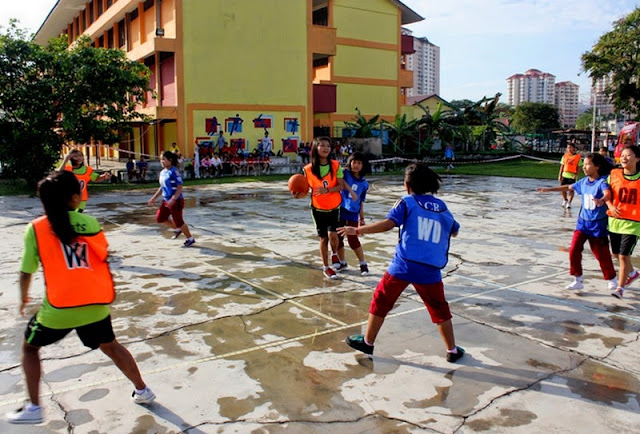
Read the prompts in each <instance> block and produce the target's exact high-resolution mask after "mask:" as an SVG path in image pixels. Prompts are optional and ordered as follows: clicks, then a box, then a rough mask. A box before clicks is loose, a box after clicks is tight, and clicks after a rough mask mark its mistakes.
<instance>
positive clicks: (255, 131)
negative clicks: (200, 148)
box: [36, 0, 422, 156]
mask: <svg viewBox="0 0 640 434" xmlns="http://www.w3.org/2000/svg"><path fill="white" fill-rule="evenodd" d="M420 20H422V17H420V16H419V15H418V14H416V13H415V12H414V11H412V10H411V9H409V8H408V7H407V6H405V5H404V4H403V3H402V2H400V1H397V0H235V1H232V0H146V1H145V0H89V1H87V0H58V2H57V3H56V4H55V6H54V7H53V9H52V10H51V12H50V13H49V15H48V16H47V18H46V20H45V22H44V23H43V24H42V26H41V27H40V29H39V30H38V32H37V34H36V42H38V43H40V44H45V43H46V42H47V40H48V39H49V38H51V37H55V36H58V35H60V34H66V35H67V36H68V37H69V39H70V40H71V41H73V40H75V39H76V38H77V37H78V36H80V35H83V34H85V35H88V36H89V37H90V38H91V39H92V40H93V41H94V45H95V46H99V47H107V48H120V49H122V50H125V51H126V53H127V56H128V57H129V58H130V59H132V60H137V61H140V62H144V64H145V65H147V66H148V67H149V68H150V69H151V71H152V76H151V87H152V88H153V89H154V91H155V94H156V98H155V99H151V98H150V99H149V101H148V102H147V104H146V105H145V107H144V108H143V109H142V111H143V112H145V113H146V114H148V115H150V116H151V117H152V118H153V120H154V121H153V122H152V123H148V124H142V125H136V127H135V128H134V133H133V134H132V135H131V136H130V137H124V138H123V140H122V142H121V144H120V148H121V149H125V150H130V151H133V152H136V153H145V154H150V155H158V154H159V153H160V152H162V151H163V150H165V149H169V148H170V146H171V143H172V142H176V143H178V146H179V148H180V149H181V150H182V152H183V154H184V155H185V156H190V155H192V154H193V151H194V145H195V143H198V142H206V141H211V142H214V143H215V142H216V141H217V139H218V137H219V134H220V131H223V132H224V135H225V138H226V140H227V142H229V143H230V144H231V145H232V148H233V147H236V146H237V147H240V148H243V149H244V150H245V151H246V150H251V149H254V148H256V147H257V145H258V143H259V141H260V139H261V138H262V137H263V136H264V132H265V131H268V132H269V137H270V138H271V139H272V140H273V148H274V150H275V151H278V150H281V149H282V150H283V151H285V155H287V152H295V150H296V148H297V143H299V142H308V141H310V140H311V139H312V138H313V137H314V135H318V134H321V133H324V134H327V133H329V134H332V133H333V132H334V131H336V129H335V128H336V127H340V126H341V125H343V122H344V121H345V120H352V118H353V117H354V114H355V111H356V107H357V108H358V109H359V110H360V111H361V112H362V114H363V115H365V116H367V117H369V116H373V115H376V114H379V115H380V116H381V117H382V118H383V119H388V120H393V118H394V116H395V115H396V114H397V113H400V112H401V105H402V104H404V102H405V99H404V89H406V88H408V87H411V86H412V85H413V77H412V72H411V71H407V70H405V69H404V55H405V54H409V53H411V52H412V47H413V43H412V40H410V39H407V38H405V37H404V36H402V35H401V34H400V29H401V26H402V25H404V24H409V23H412V22H416V21H420ZM409 38H410V37H409Z"/></svg>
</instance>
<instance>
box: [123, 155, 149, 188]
mask: <svg viewBox="0 0 640 434" xmlns="http://www.w3.org/2000/svg"><path fill="white" fill-rule="evenodd" d="M147 166H148V163H147V161H146V160H145V159H144V156H142V155H141V156H140V159H139V160H138V161H137V162H136V160H134V159H133V156H132V155H131V156H129V160H127V164H126V167H127V178H128V180H129V182H131V181H133V180H134V179H135V180H136V181H140V182H145V181H146V176H147Z"/></svg>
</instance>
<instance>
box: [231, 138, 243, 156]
mask: <svg viewBox="0 0 640 434" xmlns="http://www.w3.org/2000/svg"><path fill="white" fill-rule="evenodd" d="M246 146H247V142H246V140H245V139H231V154H235V153H237V152H238V151H239V150H241V151H243V152H244V150H245V148H246Z"/></svg>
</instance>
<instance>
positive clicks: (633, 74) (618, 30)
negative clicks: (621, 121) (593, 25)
mask: <svg viewBox="0 0 640 434" xmlns="http://www.w3.org/2000/svg"><path fill="white" fill-rule="evenodd" d="M582 68H583V69H584V70H585V71H586V72H588V73H589V76H590V77H591V78H592V79H594V80H595V79H598V78H602V77H606V76H609V77H611V84H610V85H609V86H607V88H606V89H605V93H606V94H607V95H609V97H610V98H611V101H612V102H613V105H614V106H615V107H616V109H617V111H621V112H622V111H626V112H630V113H634V114H636V115H637V114H640V82H639V80H640V8H636V9H635V10H634V11H633V12H631V13H630V14H629V15H627V16H626V17H624V18H622V19H620V20H618V21H616V22H614V23H613V30H611V31H610V32H608V33H605V34H604V35H602V36H601V37H600V39H599V40H598V42H597V43H596V44H595V45H594V46H593V48H592V49H591V51H587V52H585V53H584V54H583V55H582Z"/></svg>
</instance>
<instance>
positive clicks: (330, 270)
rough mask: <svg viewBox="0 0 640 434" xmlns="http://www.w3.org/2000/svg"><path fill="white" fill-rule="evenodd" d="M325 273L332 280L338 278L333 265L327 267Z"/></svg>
mask: <svg viewBox="0 0 640 434" xmlns="http://www.w3.org/2000/svg"><path fill="white" fill-rule="evenodd" d="M323 273H324V275H325V276H326V277H328V278H329V279H331V280H336V279H337V278H338V275H337V274H336V272H335V270H334V269H333V268H331V267H329V268H327V269H325V270H324V271H323Z"/></svg>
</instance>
